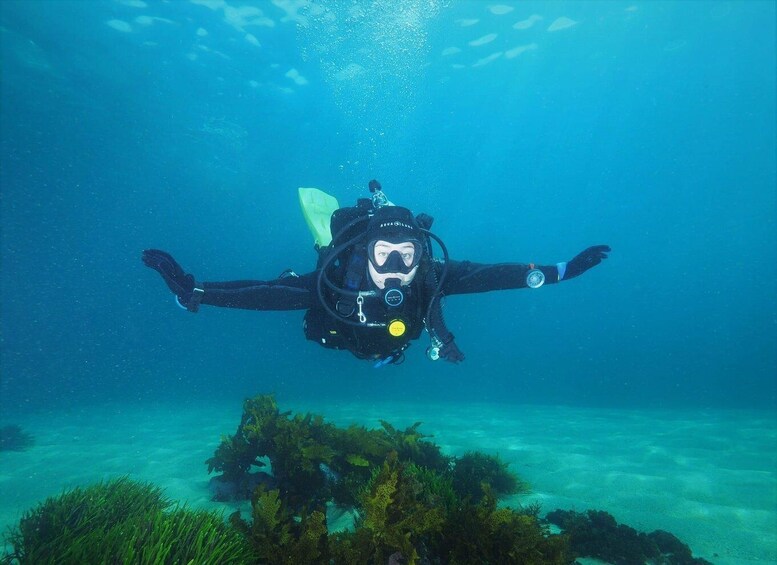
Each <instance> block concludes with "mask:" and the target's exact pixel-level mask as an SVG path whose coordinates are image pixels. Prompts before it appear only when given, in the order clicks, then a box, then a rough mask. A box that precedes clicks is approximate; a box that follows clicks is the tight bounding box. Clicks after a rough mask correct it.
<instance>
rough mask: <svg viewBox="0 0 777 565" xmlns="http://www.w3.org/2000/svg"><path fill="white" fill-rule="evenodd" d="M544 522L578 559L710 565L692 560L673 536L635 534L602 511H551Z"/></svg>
mask: <svg viewBox="0 0 777 565" xmlns="http://www.w3.org/2000/svg"><path fill="white" fill-rule="evenodd" d="M546 520H548V521H549V522H551V523H553V524H556V525H557V526H558V527H560V528H561V529H563V530H564V531H565V532H566V533H567V534H568V535H569V537H570V545H571V548H572V551H573V553H574V554H575V555H577V556H579V557H595V558H597V559H602V560H604V561H607V562H609V563H614V564H615V565H642V564H643V563H648V562H650V563H657V564H661V565H711V564H710V562H709V561H707V560H705V559H701V558H697V557H693V555H692V554H691V550H690V548H689V547H688V546H687V545H685V544H684V543H682V542H681V541H680V540H679V539H677V537H675V536H674V535H673V534H670V533H669V532H666V531H663V530H655V531H654V532H651V533H649V534H646V533H643V532H638V531H637V530H635V529H634V528H631V527H629V526H627V525H625V524H618V523H617V522H616V520H615V518H613V517H612V516H611V515H610V514H608V513H607V512H604V511H601V510H588V511H586V512H575V511H573V510H568V511H567V510H554V511H553V512H549V513H548V515H547V516H546Z"/></svg>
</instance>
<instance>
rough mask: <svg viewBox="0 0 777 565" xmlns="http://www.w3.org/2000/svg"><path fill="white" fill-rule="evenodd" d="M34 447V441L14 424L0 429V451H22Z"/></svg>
mask: <svg viewBox="0 0 777 565" xmlns="http://www.w3.org/2000/svg"><path fill="white" fill-rule="evenodd" d="M33 445H35V439H34V438H33V437H32V436H31V435H30V434H28V433H27V432H25V431H24V430H22V428H21V427H19V426H17V425H16V424H11V425H9V426H3V427H2V428H0V451H24V450H26V449H28V448H30V447H32V446H33Z"/></svg>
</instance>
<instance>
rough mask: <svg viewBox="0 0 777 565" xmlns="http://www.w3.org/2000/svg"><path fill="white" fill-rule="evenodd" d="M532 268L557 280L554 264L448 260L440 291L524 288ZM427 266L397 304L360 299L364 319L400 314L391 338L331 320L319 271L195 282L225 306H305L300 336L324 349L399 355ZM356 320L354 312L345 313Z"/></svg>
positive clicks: (425, 283) (416, 316)
mask: <svg viewBox="0 0 777 565" xmlns="http://www.w3.org/2000/svg"><path fill="white" fill-rule="evenodd" d="M435 268H436V270H437V273H436V274H437V276H439V275H440V274H441V271H442V268H441V263H440V262H436V263H435ZM532 269H539V270H540V271H542V272H543V274H544V275H545V284H550V283H555V282H557V281H558V269H557V267H556V266H536V267H535V266H533V265H526V264H520V263H499V264H493V265H484V264H479V263H472V262H470V261H449V263H448V269H447V273H446V276H445V279H444V281H443V285H442V288H441V291H440V295H441V296H442V297H444V296H450V295H454V294H471V293H478V292H488V291H492V290H506V289H514V288H526V287H527V283H526V276H527V274H528V273H529V271H531V270H532ZM430 274H431V271H430V267H429V265H428V264H426V265H422V266H421V267H420V268H419V272H418V274H417V275H416V277H415V278H414V279H413V282H412V283H411V284H410V285H409V288H408V287H404V288H405V289H406V292H405V294H406V299H405V302H404V304H403V305H402V307H400V308H398V309H391V308H389V307H388V306H385V305H384V304H383V303H382V301H381V300H380V299H379V298H377V297H373V298H371V299H368V300H365V303H364V305H363V312H364V314H365V315H366V317H367V320H368V322H377V323H383V324H387V323H389V322H390V321H391V320H392V319H396V318H400V319H402V321H403V322H404V323H405V324H406V326H407V331H406V332H405V333H404V334H403V335H402V336H401V337H392V336H391V335H390V334H389V332H388V331H387V329H386V327H385V326H383V327H368V326H365V325H360V326H356V325H352V324H348V323H345V322H343V321H341V320H340V319H338V318H335V317H334V316H333V315H332V314H330V313H329V312H327V311H326V310H325V309H324V308H323V307H322V305H321V301H320V299H319V296H318V291H317V280H318V275H319V271H318V270H317V271H313V272H311V273H307V274H305V275H301V276H284V277H281V278H278V279H274V280H270V281H256V280H244V281H232V282H206V283H202V284H200V285H198V286H199V287H200V288H202V289H203V290H204V291H205V292H204V294H203V295H202V298H201V303H202V304H208V305H211V306H221V307H226V308H242V309H248V310H307V313H306V314H305V336H306V337H307V338H308V339H310V340H312V341H316V342H318V343H320V344H321V345H322V346H324V347H329V348H334V349H347V350H349V351H351V352H352V353H353V354H354V355H356V356H357V357H359V358H360V359H383V358H386V357H387V356H391V355H396V354H398V353H401V351H402V350H404V348H405V347H407V345H408V344H409V342H410V341H412V340H414V339H417V338H418V337H419V336H420V335H421V332H422V330H423V328H424V316H425V315H426V312H427V307H428V305H429V302H430V300H431V298H432V295H433V293H434V288H435V285H433V284H431V283H430V282H429V281H430V276H429V275H430ZM332 278H333V279H334V280H335V282H338V283H339V282H341V281H342V275H340V274H337V273H335V274H334V275H333V277H332ZM374 289H375V286H374V284H373V283H372V280H371V279H370V277H369V275H368V274H366V273H365V275H364V277H363V278H362V281H361V284H360V290H374ZM326 299H327V300H330V307H332V308H334V306H335V304H336V301H337V297H336V296H334V294H333V293H327V296H326ZM348 320H351V321H352V322H356V321H357V317H356V313H355V312H354V315H351V316H349V317H348Z"/></svg>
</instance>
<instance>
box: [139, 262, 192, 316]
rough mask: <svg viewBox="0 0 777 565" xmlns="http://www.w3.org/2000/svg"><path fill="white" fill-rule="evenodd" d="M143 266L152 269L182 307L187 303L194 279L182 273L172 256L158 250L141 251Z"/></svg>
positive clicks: (190, 295)
mask: <svg viewBox="0 0 777 565" xmlns="http://www.w3.org/2000/svg"><path fill="white" fill-rule="evenodd" d="M142 259H143V264H144V265H146V267H149V268H151V269H154V270H155V271H156V272H158V273H159V274H160V275H162V278H163V279H164V281H165V284H167V287H168V288H169V289H170V290H171V291H173V294H175V295H176V296H177V297H178V301H179V302H180V303H181V304H182V305H184V306H185V305H186V304H188V303H189V300H190V299H191V297H192V293H193V292H194V277H193V276H192V275H187V274H186V273H184V272H183V269H182V268H181V266H180V265H179V264H178V263H177V262H176V260H175V259H173V256H172V255H170V254H169V253H165V252H164V251H160V250H159V249H146V250H145V251H143V257H142Z"/></svg>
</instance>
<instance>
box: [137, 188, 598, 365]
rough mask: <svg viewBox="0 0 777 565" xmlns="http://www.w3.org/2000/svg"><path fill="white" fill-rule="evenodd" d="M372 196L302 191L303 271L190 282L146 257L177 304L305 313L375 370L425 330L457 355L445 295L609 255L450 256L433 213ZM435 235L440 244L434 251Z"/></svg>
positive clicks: (314, 335)
mask: <svg viewBox="0 0 777 565" xmlns="http://www.w3.org/2000/svg"><path fill="white" fill-rule="evenodd" d="M369 188H370V192H371V198H360V199H359V200H358V201H357V204H356V206H353V207H346V208H340V207H339V205H338V204H337V200H335V199H334V198H333V197H331V196H329V195H327V194H325V193H323V192H322V191H319V190H318V189H312V188H300V189H299V194H300V202H301V204H302V209H303V213H304V214H305V218H306V220H307V223H308V226H309V227H310V228H311V231H312V232H313V234H314V236H315V238H316V249H317V250H318V254H319V256H318V265H317V266H316V269H315V270H314V271H313V272H311V273H307V274H304V275H297V274H296V273H294V272H293V271H291V270H287V271H285V272H284V273H282V274H281V275H280V276H279V277H278V278H277V279H274V280H269V281H259V280H245V281H231V282H197V281H196V279H195V278H194V276H192V275H191V274H187V273H185V272H184V270H183V269H182V268H181V266H180V265H179V264H178V263H177V262H176V261H175V259H173V257H172V256H171V255H170V254H169V253H166V252H164V251H160V250H158V249H147V250H145V251H143V256H142V260H143V263H144V264H145V265H146V266H148V267H150V268H152V269H154V270H155V271H157V272H158V273H159V274H160V275H161V276H162V278H163V279H164V281H165V283H166V284H167V286H168V288H169V289H170V290H171V291H172V292H173V294H175V299H176V301H177V303H178V305H179V306H180V307H181V308H184V309H186V310H188V311H190V312H197V311H198V309H199V307H200V305H202V304H207V305H209V306H221V307H226V308H242V309H247V310H307V312H306V313H305V318H304V324H303V327H304V331H305V337H306V338H307V339H309V340H311V341H315V342H317V343H319V344H320V345H322V346H323V347H327V348H332V349H346V350H348V351H350V352H351V353H353V354H354V355H355V356H356V357H358V358H359V359H367V360H370V361H372V362H373V363H374V366H375V367H381V366H383V365H388V364H398V363H401V362H402V361H403V360H404V351H405V349H407V347H408V346H409V345H410V343H411V342H412V341H413V340H416V339H418V338H419V337H420V336H421V333H422V331H423V330H424V329H425V330H426V331H427V333H428V334H429V337H430V340H431V344H430V345H429V347H428V349H427V352H426V353H427V357H429V359H431V360H434V361H436V360H438V359H445V360H447V361H451V362H454V363H458V362H460V361H463V360H464V355H463V353H462V352H461V350H459V348H458V346H457V345H456V342H455V340H454V336H453V334H452V333H451V332H450V331H449V330H448V327H447V325H446V323H445V319H444V317H443V311H442V307H443V299H444V298H445V297H446V296H450V295H453V294H469V293H475V292H488V291H491V290H507V289H514V288H539V287H541V286H543V284H553V283H557V282H560V281H567V280H569V279H572V278H574V277H577V276H578V275H581V274H583V273H584V272H585V271H587V270H588V269H590V268H592V267H594V266H596V265H598V264H599V263H601V261H602V260H603V259H606V258H607V253H609V252H610V248H609V247H608V246H607V245H595V246H593V247H589V248H588V249H586V250H585V251H583V252H581V253H580V254H578V255H577V256H575V257H574V258H573V259H571V260H570V261H567V262H562V263H556V264H555V265H549V266H548V265H534V264H533V263H528V264H522V263H499V264H493V265H486V264H478V263H472V262H470V261H453V260H451V259H450V258H449V256H448V250H447V248H446V247H445V244H444V243H443V241H442V240H441V239H440V238H439V237H437V236H436V235H435V234H434V233H432V232H431V231H430V228H431V226H432V222H433V218H432V217H431V216H428V215H426V214H419V215H418V216H414V215H413V213H412V212H411V211H410V210H408V209H407V208H403V207H401V206H395V205H394V204H392V203H391V202H390V201H389V200H388V198H387V197H386V195H385V194H384V193H383V191H382V188H381V186H380V183H379V182H378V181H376V180H372V181H370V183H369ZM433 242H434V243H436V244H437V247H439V248H440V250H441V251H442V257H438V256H434V254H433V251H434V249H433Z"/></svg>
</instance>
